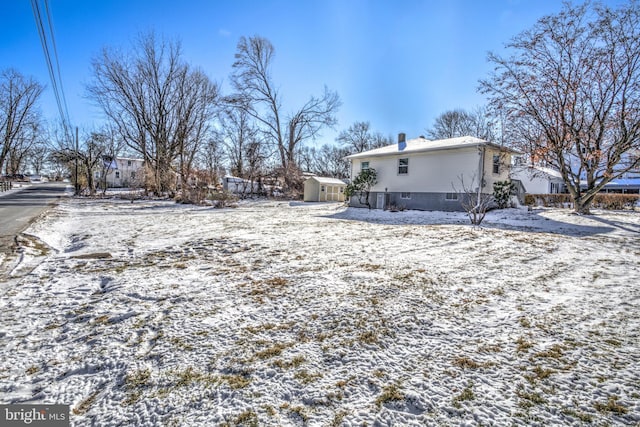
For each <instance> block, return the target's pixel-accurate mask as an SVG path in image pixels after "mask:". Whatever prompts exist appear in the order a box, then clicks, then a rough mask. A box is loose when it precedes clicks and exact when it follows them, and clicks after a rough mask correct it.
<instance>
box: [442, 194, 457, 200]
mask: <svg viewBox="0 0 640 427" xmlns="http://www.w3.org/2000/svg"><path fill="white" fill-rule="evenodd" d="M449 194H452V195H454V196H455V198H450V197H449ZM444 200H446V201H447V202H457V201H458V193H445V194H444Z"/></svg>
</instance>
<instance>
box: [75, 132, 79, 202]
mask: <svg viewBox="0 0 640 427" xmlns="http://www.w3.org/2000/svg"><path fill="white" fill-rule="evenodd" d="M79 150H80V149H79V147H78V126H76V155H75V157H76V196H79V195H80V184H79V183H78V151H79Z"/></svg>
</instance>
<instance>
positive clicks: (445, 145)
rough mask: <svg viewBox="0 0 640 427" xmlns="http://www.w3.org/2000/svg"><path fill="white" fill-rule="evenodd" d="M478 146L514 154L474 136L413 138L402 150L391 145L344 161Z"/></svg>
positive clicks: (351, 156)
mask: <svg viewBox="0 0 640 427" xmlns="http://www.w3.org/2000/svg"><path fill="white" fill-rule="evenodd" d="M478 146H488V147H495V148H500V149H503V150H508V151H511V152H514V153H515V152H516V151H514V150H512V149H510V148H507V147H502V146H500V145H497V144H494V143H492V142H489V141H485V140H484V139H480V138H476V137H474V136H461V137H457V138H447V139H436V140H433V141H432V140H429V139H426V138H422V137H420V138H415V139H409V140H407V142H406V147H405V148H404V149H403V150H400V149H399V148H398V147H399V144H391V145H387V146H385V147H380V148H376V149H374V150H369V151H363V152H362V153H356V154H352V155H350V156H347V157H346V159H349V160H351V159H360V158H364V157H383V156H393V155H398V154H413V153H424V152H429V151H441V150H453V149H456V148H466V147H478Z"/></svg>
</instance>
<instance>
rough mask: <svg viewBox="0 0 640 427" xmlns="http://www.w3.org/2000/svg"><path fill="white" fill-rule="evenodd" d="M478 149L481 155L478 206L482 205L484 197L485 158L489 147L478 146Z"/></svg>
mask: <svg viewBox="0 0 640 427" xmlns="http://www.w3.org/2000/svg"><path fill="white" fill-rule="evenodd" d="M478 148H479V149H480V152H479V153H478V154H480V164H479V165H478V174H479V175H478V205H480V200H481V197H482V183H483V182H484V158H485V151H486V150H487V147H484V146H483V147H481V146H478Z"/></svg>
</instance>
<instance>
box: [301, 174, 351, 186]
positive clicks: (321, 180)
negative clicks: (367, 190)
mask: <svg viewBox="0 0 640 427" xmlns="http://www.w3.org/2000/svg"><path fill="white" fill-rule="evenodd" d="M309 179H315V180H316V181H318V182H319V183H320V184H327V185H347V184H346V183H345V182H344V181H343V180H341V179H338V178H325V177H322V176H312V177H311V178H309Z"/></svg>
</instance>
